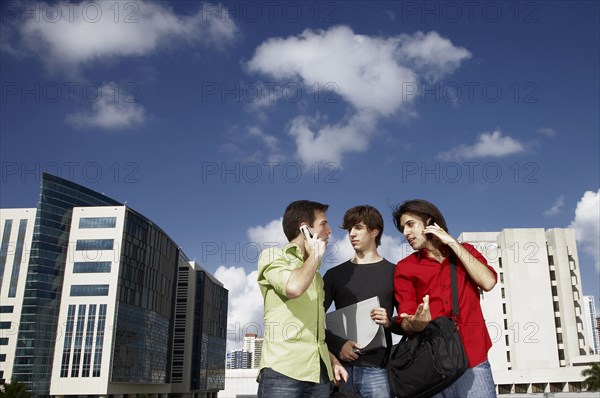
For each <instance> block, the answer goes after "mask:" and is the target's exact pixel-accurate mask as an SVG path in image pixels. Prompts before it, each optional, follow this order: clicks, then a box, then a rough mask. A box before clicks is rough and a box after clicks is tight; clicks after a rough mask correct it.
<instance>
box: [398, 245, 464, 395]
mask: <svg viewBox="0 0 600 398" xmlns="http://www.w3.org/2000/svg"><path fill="white" fill-rule="evenodd" d="M450 282H451V285H452V318H448V317H445V316H441V317H439V318H437V319H435V320H433V321H431V322H429V324H428V325H427V327H425V329H423V330H422V331H421V332H420V333H418V334H416V335H414V336H411V337H404V338H403V339H402V341H400V342H399V343H398V344H396V345H394V347H393V348H392V352H391V355H390V359H389V361H388V364H387V371H388V379H389V383H390V388H391V389H392V391H393V392H394V394H395V395H396V397H397V398H425V397H431V396H433V395H435V394H437V393H438V392H440V391H443V390H444V389H446V387H448V386H450V385H451V384H452V383H454V382H455V381H456V380H457V379H458V378H459V377H460V376H462V374H463V373H465V371H466V370H467V369H468V367H469V359H468V358H467V354H466V353H465V350H464V347H463V344H462V340H461V338H460V335H459V333H458V330H457V325H456V320H457V318H458V316H459V315H460V313H459V309H458V283H457V280H456V261H455V258H454V255H452V256H451V257H450Z"/></svg>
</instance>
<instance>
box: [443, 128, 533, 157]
mask: <svg viewBox="0 0 600 398" xmlns="http://www.w3.org/2000/svg"><path fill="white" fill-rule="evenodd" d="M524 150H525V145H524V144H522V143H521V142H519V141H518V140H517V139H515V138H512V137H509V136H507V135H502V133H501V132H500V130H496V131H494V132H491V133H489V132H485V133H481V134H480V135H479V137H478V139H477V142H476V143H474V144H473V145H459V146H457V147H454V148H452V149H450V150H449V151H447V152H442V153H440V154H439V155H438V158H440V159H441V160H446V161H448V160H465V159H476V158H488V157H503V156H508V155H513V154H516V153H520V152H523V151H524Z"/></svg>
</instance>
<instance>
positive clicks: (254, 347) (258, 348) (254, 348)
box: [243, 333, 264, 369]
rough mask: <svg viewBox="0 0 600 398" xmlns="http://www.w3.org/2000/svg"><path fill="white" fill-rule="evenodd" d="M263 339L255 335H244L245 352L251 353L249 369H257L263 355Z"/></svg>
mask: <svg viewBox="0 0 600 398" xmlns="http://www.w3.org/2000/svg"><path fill="white" fill-rule="evenodd" d="M263 341H264V338H263V337H258V335H256V334H255V333H248V334H246V335H244V342H243V350H244V351H246V352H249V353H250V364H249V369H257V368H258V365H259V364H260V357H261V355H262V346H263Z"/></svg>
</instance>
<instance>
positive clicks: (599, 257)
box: [569, 189, 600, 272]
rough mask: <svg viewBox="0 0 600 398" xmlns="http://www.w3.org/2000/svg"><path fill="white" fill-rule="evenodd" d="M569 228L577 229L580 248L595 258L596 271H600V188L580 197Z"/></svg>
mask: <svg viewBox="0 0 600 398" xmlns="http://www.w3.org/2000/svg"><path fill="white" fill-rule="evenodd" d="M569 228H574V229H575V239H577V243H578V244H579V245H580V249H581V250H582V251H583V252H584V253H586V254H588V255H590V256H591V257H592V258H593V259H594V260H595V266H596V271H598V272H600V189H599V190H598V191H597V192H594V191H587V192H585V193H584V194H583V196H582V197H581V199H579V202H578V203H577V208H576V209H575V219H574V220H573V221H572V222H571V224H570V225H569Z"/></svg>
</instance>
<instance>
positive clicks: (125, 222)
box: [0, 174, 227, 397]
mask: <svg viewBox="0 0 600 398" xmlns="http://www.w3.org/2000/svg"><path fill="white" fill-rule="evenodd" d="M34 220H35V227H33V228H32V227H31V226H32V225H33V222H34ZM17 225H18V227H16V226H17ZM0 232H2V235H1V236H0V242H1V256H0V300H1V301H0V303H1V305H0V335H4V334H6V333H3V332H5V330H4V326H6V325H10V329H8V330H9V331H10V336H8V337H0V378H5V379H7V380H8V379H10V378H11V377H16V378H17V379H18V380H19V381H21V382H24V383H25V384H26V385H27V386H28V387H29V388H30V389H31V391H32V393H33V395H34V396H47V395H59V396H64V395H87V396H91V395H103V396H109V395H125V394H127V395H129V394H165V395H168V394H171V393H174V394H177V395H178V396H182V397H185V396H192V395H193V396H194V397H216V395H217V392H218V391H219V390H221V389H223V388H224V366H223V361H224V358H225V338H226V336H225V334H226V331H225V330H226V322H227V290H226V289H224V287H223V285H222V284H221V283H220V282H218V281H217V280H216V279H214V278H213V277H212V276H211V275H209V274H208V273H207V272H206V271H204V270H203V269H202V268H201V267H200V266H198V265H197V264H195V263H193V262H189V260H188V259H187V257H186V256H185V254H184V253H183V251H181V249H180V248H179V247H178V246H177V245H176V244H175V242H173V240H172V239H171V238H170V237H169V236H168V235H167V234H166V233H165V232H164V231H162V230H161V229H160V228H159V227H158V226H156V225H155V224H154V223H153V222H152V221H151V220H149V219H147V218H146V217H144V216H142V215H141V214H139V213H137V212H136V211H134V210H132V209H131V208H129V207H126V206H123V205H121V204H119V203H118V202H116V201H114V200H113V199H110V198H108V197H106V196H104V195H101V194H99V193H97V192H94V191H92V190H89V189H87V188H85V187H82V186H80V185H78V184H75V183H73V182H70V181H67V180H64V179H61V178H58V177H55V176H51V175H49V174H43V176H42V189H41V194H40V201H39V204H38V208H37V209H2V210H1V222H0ZM24 247H25V248H30V250H27V249H23V248H24ZM7 264H8V266H7ZM25 275H26V278H25ZM7 276H9V277H8V278H7ZM3 339H5V340H6V341H5V340H3ZM4 343H6V344H4Z"/></svg>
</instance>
